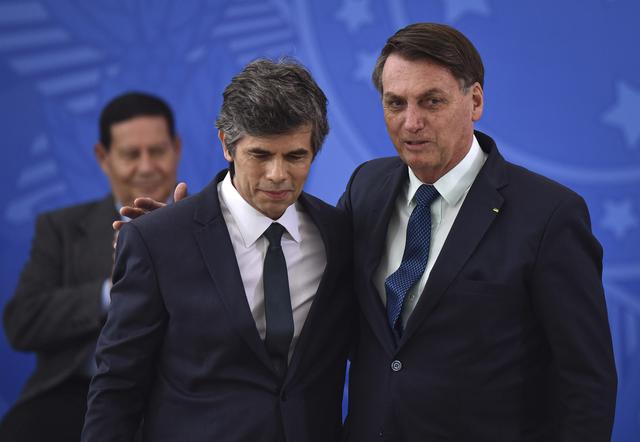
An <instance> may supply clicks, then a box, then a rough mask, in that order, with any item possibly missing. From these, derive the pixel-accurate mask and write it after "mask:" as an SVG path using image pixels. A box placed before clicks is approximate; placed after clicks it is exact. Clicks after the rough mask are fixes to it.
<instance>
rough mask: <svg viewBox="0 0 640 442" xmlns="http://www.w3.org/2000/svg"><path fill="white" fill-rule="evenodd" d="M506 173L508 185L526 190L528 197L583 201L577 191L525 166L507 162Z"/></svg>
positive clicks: (551, 200)
mask: <svg viewBox="0 0 640 442" xmlns="http://www.w3.org/2000/svg"><path fill="white" fill-rule="evenodd" d="M507 173H508V176H509V184H510V186H514V187H515V188H517V189H519V190H522V191H524V192H526V193H527V194H529V198H532V199H538V200H546V201H548V202H554V201H555V202H556V203H557V202H560V201H566V200H575V199H578V200H581V201H583V198H582V197H581V196H580V195H579V194H578V193H577V192H575V191H574V190H572V189H570V188H569V187H567V186H565V185H564V184H561V183H559V182H557V181H555V180H553V179H551V178H549V177H546V176H544V175H541V174H539V173H537V172H533V171H531V170H529V169H527V168H526V167H523V166H519V165H517V164H513V163H509V162H507Z"/></svg>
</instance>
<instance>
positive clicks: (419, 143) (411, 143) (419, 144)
mask: <svg viewBox="0 0 640 442" xmlns="http://www.w3.org/2000/svg"><path fill="white" fill-rule="evenodd" d="M428 143H429V141H428V140H402V144H404V146H405V147H406V148H407V149H409V150H415V149H421V148H424V147H425V146H426V145H427V144H428Z"/></svg>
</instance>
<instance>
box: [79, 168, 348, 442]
mask: <svg viewBox="0 0 640 442" xmlns="http://www.w3.org/2000/svg"><path fill="white" fill-rule="evenodd" d="M223 176H224V172H223V173H221V174H219V175H218V177H217V179H216V180H214V181H213V182H212V183H211V184H209V185H208V186H207V187H206V188H205V189H204V190H203V191H202V192H200V193H199V194H197V195H195V196H193V197H190V198H187V199H186V200H183V201H180V202H178V203H176V204H173V205H170V206H167V207H166V208H163V209H161V210H157V211H155V212H153V213H151V214H149V215H145V216H144V217H141V218H139V219H137V220H135V221H133V222H131V223H129V224H128V225H127V226H125V227H124V228H123V230H122V232H121V234H120V237H119V239H118V247H117V252H116V264H115V270H114V286H113V289H112V291H111V297H112V301H111V306H110V311H109V314H108V317H107V322H106V324H105V327H104V329H103V330H102V333H101V335H100V338H99V340H98V349H97V360H98V373H97V375H96V376H95V377H94V378H93V380H92V383H91V387H90V392H89V408H88V411H87V416H86V420H85V428H84V431H83V438H82V440H83V441H87V442H89V441H90V442H96V441H116V440H122V441H125V440H126V441H128V440H132V439H133V437H134V434H135V432H136V429H137V428H138V425H139V423H140V421H141V419H144V423H143V425H142V430H143V431H142V433H143V439H144V440H149V441H154V442H159V441H226V442H230V441H273V442H276V441H277V442H280V441H282V440H288V441H294V442H305V441H322V442H325V441H333V440H338V439H339V438H340V437H341V423H342V420H341V400H342V392H343V384H344V374H345V365H346V357H347V351H348V344H349V336H350V328H351V327H352V323H353V321H352V320H351V315H352V304H353V295H352V290H351V270H350V269H351V253H350V249H349V244H350V243H351V238H350V233H349V232H350V230H349V225H348V222H347V221H346V219H345V218H344V216H343V214H342V213H341V212H340V211H338V210H337V209H336V208H334V207H331V206H329V205H327V204H325V203H324V202H322V201H320V200H318V199H317V198H314V197H312V196H310V195H307V194H302V195H301V196H300V199H299V201H300V203H301V204H302V205H303V207H304V208H305V210H306V211H307V213H308V214H309V215H310V217H311V218H312V219H313V221H314V222H315V223H316V225H317V227H318V229H319V230H320V233H321V236H322V239H323V241H324V245H325V248H326V254H327V266H326V269H325V272H324V274H323V277H322V280H321V282H320V286H319V288H318V291H317V294H316V297H315V299H314V301H313V305H312V307H311V310H310V311H309V315H308V317H307V319H306V322H305V324H304V327H303V329H302V331H301V334H300V337H299V339H298V342H297V345H296V348H295V351H294V353H293V356H292V359H291V362H290V365H289V369H288V372H287V375H286V379H285V380H284V381H280V380H279V378H278V376H277V375H276V372H275V370H274V368H273V366H272V364H271V361H270V359H269V356H268V354H267V351H266V348H265V346H264V343H263V341H262V340H261V339H260V336H259V334H258V331H257V328H256V325H255V322H254V320H253V317H252V315H251V312H250V310H249V305H248V302H247V298H246V295H245V292H244V288H243V284H242V279H241V276H240V271H239V269H238V265H237V262H236V258H235V254H234V251H233V246H232V244H231V239H230V237H229V233H228V230H227V227H226V225H225V222H224V218H223V216H222V213H221V211H220V207H219V201H218V194H217V188H216V186H217V181H219V180H220V179H222V177H223Z"/></svg>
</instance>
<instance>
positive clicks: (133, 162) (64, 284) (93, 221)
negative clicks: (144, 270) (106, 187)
mask: <svg viewBox="0 0 640 442" xmlns="http://www.w3.org/2000/svg"><path fill="white" fill-rule="evenodd" d="M95 153H96V157H97V158H98V161H99V163H100V166H101V167H102V169H103V171H104V172H105V174H106V175H107V177H108V178H109V181H110V184H111V189H112V192H113V193H112V194H109V195H107V196H106V197H105V198H103V199H100V200H97V201H91V202H88V203H84V204H79V205H76V206H73V207H68V208H65V209H61V210H56V211H54V212H50V213H45V214H43V215H41V216H39V217H38V220H37V222H36V232H35V237H34V240H33V245H32V250H31V255H30V258H29V261H28V262H27V264H26V266H25V268H24V270H23V272H22V275H21V277H20V281H19V283H18V287H17V289H16V292H15V295H14V296H13V297H12V299H11V300H10V301H9V303H8V304H7V306H6V309H5V311H4V326H5V330H6V334H7V337H8V338H9V341H10V342H11V344H12V345H13V346H14V347H15V348H16V349H18V350H21V351H29V352H35V353H36V355H37V367H36V370H35V372H34V373H33V375H32V376H31V377H30V378H29V380H28V381H27V383H26V385H25V387H24V389H23V391H22V393H21V395H20V398H19V399H18V401H17V403H16V405H15V406H14V407H13V408H12V409H10V410H9V412H8V413H7V415H6V416H5V418H4V419H3V421H2V424H1V425H0V440H1V441H11V442H19V441H38V442H39V441H43V440H55V441H78V440H79V439H80V433H81V430H82V425H83V421H84V414H85V412H86V396H87V390H88V387H89V380H90V377H91V375H92V374H93V372H94V370H95V366H94V351H95V345H96V339H97V336H98V333H99V331H100V328H101V327H102V325H103V323H104V318H105V316H106V307H107V305H108V304H109V296H108V295H109V289H110V286H111V270H112V268H113V246H112V242H113V230H112V228H111V223H112V222H113V221H115V220H116V219H119V216H118V214H117V207H119V206H121V205H123V204H125V205H129V204H132V203H133V200H134V198H135V197H140V196H150V197H153V198H155V199H158V200H160V201H166V200H167V199H168V198H169V196H170V194H171V192H172V190H173V188H174V187H175V183H176V171H177V166H178V159H179V156H180V141H179V139H178V138H177V137H176V135H175V131H174V120H173V115H172V112H171V110H170V109H169V107H168V106H167V104H166V103H165V102H164V101H162V100H160V99H159V98H157V97H154V96H151V95H147V94H140V93H128V94H124V95H121V96H119V97H117V98H115V99H114V100H112V101H111V102H110V103H109V104H108V105H107V106H106V107H105V108H104V110H103V111H102V114H101V117H100V141H99V142H98V143H97V144H96V146H95Z"/></svg>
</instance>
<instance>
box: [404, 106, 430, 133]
mask: <svg viewBox="0 0 640 442" xmlns="http://www.w3.org/2000/svg"><path fill="white" fill-rule="evenodd" d="M425 118H426V116H425V114H424V111H423V110H422V109H420V108H419V107H418V106H417V105H409V106H407V111H406V114H405V120H404V128H405V129H406V130H407V131H409V132H412V133H416V132H419V131H421V130H422V129H424V126H425Z"/></svg>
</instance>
